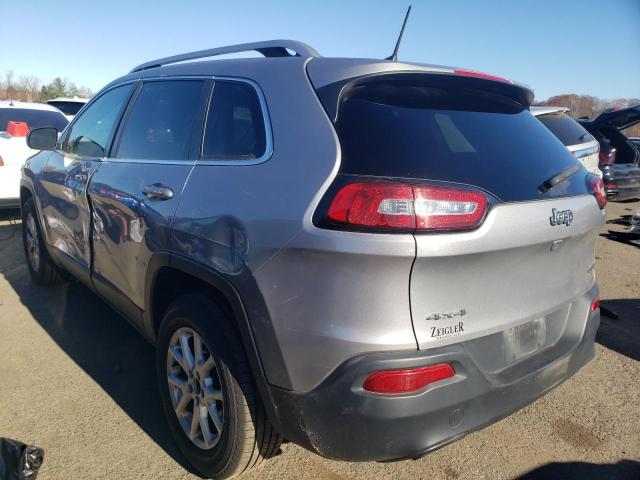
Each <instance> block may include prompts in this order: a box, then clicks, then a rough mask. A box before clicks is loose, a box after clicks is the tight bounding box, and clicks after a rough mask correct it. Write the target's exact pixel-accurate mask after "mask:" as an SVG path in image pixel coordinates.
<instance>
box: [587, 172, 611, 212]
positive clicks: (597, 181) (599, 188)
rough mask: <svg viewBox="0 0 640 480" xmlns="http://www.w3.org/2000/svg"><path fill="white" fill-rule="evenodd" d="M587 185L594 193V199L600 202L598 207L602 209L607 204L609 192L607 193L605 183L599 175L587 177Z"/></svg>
mask: <svg viewBox="0 0 640 480" xmlns="http://www.w3.org/2000/svg"><path fill="white" fill-rule="evenodd" d="M587 183H588V185H589V187H590V188H591V191H592V192H593V195H594V197H596V200H597V201H598V206H599V207H600V208H601V209H602V208H604V207H605V205H606V204H607V192H606V191H605V186H604V182H603V181H602V179H601V178H600V177H599V176H597V175H591V174H590V175H587Z"/></svg>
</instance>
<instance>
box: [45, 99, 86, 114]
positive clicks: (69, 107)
mask: <svg viewBox="0 0 640 480" xmlns="http://www.w3.org/2000/svg"><path fill="white" fill-rule="evenodd" d="M47 103H48V104H49V105H51V106H52V107H56V108H57V109H58V110H60V111H61V112H62V113H64V114H65V115H75V114H76V113H78V112H79V111H80V109H81V108H82V107H84V102H64V101H49V102H47Z"/></svg>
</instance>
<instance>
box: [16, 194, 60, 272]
mask: <svg viewBox="0 0 640 480" xmlns="http://www.w3.org/2000/svg"><path fill="white" fill-rule="evenodd" d="M22 245H23V247H24V257H25V260H26V261H27V267H28V269H29V274H30V275H31V278H32V279H33V280H34V281H35V282H36V283H38V284H40V285H53V284H56V283H60V282H63V281H64V278H63V276H62V275H61V273H60V271H59V270H58V267H56V266H55V265H54V264H53V262H52V261H51V257H49V253H48V252H47V249H46V247H45V243H44V238H43V237H42V230H41V228H40V224H39V223H38V216H37V215H36V209H35V205H34V203H33V199H31V198H29V199H28V200H27V201H26V202H25V203H24V205H22Z"/></svg>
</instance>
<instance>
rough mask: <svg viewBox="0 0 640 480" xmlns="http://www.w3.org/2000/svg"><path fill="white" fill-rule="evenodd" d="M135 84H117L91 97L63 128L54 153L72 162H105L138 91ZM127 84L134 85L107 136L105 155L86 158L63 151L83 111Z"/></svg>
mask: <svg viewBox="0 0 640 480" xmlns="http://www.w3.org/2000/svg"><path fill="white" fill-rule="evenodd" d="M137 82H138V79H134V80H127V81H125V82H122V83H118V84H116V85H112V86H110V87H109V88H107V89H105V90H103V91H101V92H99V93H98V94H97V95H96V96H95V97H93V98H92V99H91V100H90V101H88V102H87V103H86V104H85V105H84V107H82V108H81V109H80V110H79V111H78V113H77V114H76V115H75V116H74V117H73V120H72V121H71V122H69V123H68V124H67V126H66V127H65V129H64V130H63V131H62V133H61V135H60V139H59V140H58V142H57V143H56V148H55V152H56V153H59V154H60V155H64V156H66V157H70V158H72V159H73V160H76V159H82V158H92V159H98V160H100V161H102V162H105V161H106V159H107V158H108V155H110V154H111V148H112V147H113V141H114V139H115V138H116V135H117V133H118V130H119V129H120V124H121V123H122V118H123V116H124V114H125V112H126V111H127V109H128V108H129V105H130V104H131V99H132V98H133V95H134V94H135V93H136V91H137V89H138V86H137V85H135V84H136V83H137ZM128 84H134V86H133V88H132V89H131V91H130V92H129V97H128V98H127V99H126V100H125V101H124V104H123V108H122V109H121V110H120V112H118V116H117V117H116V119H115V122H114V125H115V129H114V130H113V132H112V133H111V134H110V135H109V138H108V139H107V144H106V146H105V147H106V148H105V152H106V155H103V156H102V157H87V156H86V155H78V154H76V153H70V152H67V151H65V148H66V147H67V142H68V140H69V135H70V134H71V130H73V127H74V126H75V124H76V123H77V122H78V119H79V118H80V116H81V115H82V114H83V113H84V112H85V110H87V109H88V108H89V107H90V106H91V105H93V104H94V103H95V102H97V101H98V100H99V99H100V98H102V97H103V96H104V95H106V94H107V93H109V92H110V91H112V90H115V89H116V88H119V87H123V86H125V85H128Z"/></svg>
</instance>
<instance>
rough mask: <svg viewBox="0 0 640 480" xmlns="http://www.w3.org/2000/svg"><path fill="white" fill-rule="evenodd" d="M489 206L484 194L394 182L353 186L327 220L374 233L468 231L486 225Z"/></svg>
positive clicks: (344, 189)
mask: <svg viewBox="0 0 640 480" xmlns="http://www.w3.org/2000/svg"><path fill="white" fill-rule="evenodd" d="M488 205H489V202H488V200H487V197H486V195H484V194H483V193H480V192H475V191H469V190H462V189H456V188H449V187H438V186H425V185H407V184H399V183H390V182H375V183H374V182H371V183H349V184H347V185H345V186H344V187H342V188H341V189H340V190H339V191H338V193H337V194H336V196H335V197H334V199H333V201H332V202H331V205H330V207H329V211H328V213H327V218H328V219H329V220H330V221H332V222H335V223H340V224H345V225H351V226H354V227H358V228H364V229H372V230H395V231H405V232H406V231H409V232H413V231H438V230H468V229H472V228H476V227H477V226H479V225H480V224H481V223H482V220H483V219H484V217H485V214H486V213H487V209H488Z"/></svg>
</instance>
